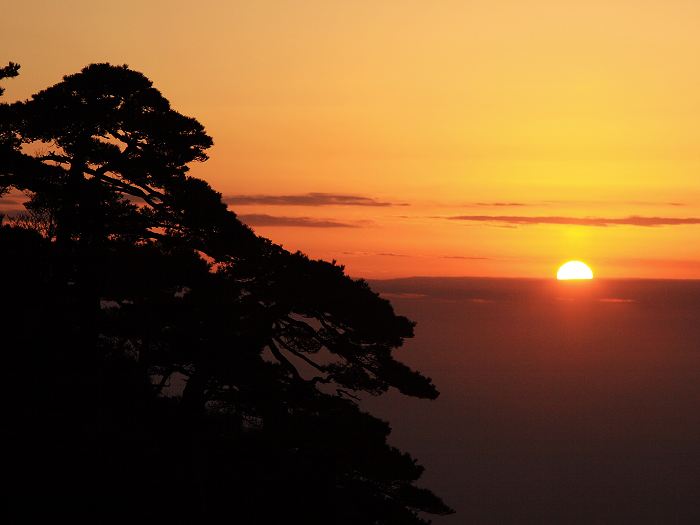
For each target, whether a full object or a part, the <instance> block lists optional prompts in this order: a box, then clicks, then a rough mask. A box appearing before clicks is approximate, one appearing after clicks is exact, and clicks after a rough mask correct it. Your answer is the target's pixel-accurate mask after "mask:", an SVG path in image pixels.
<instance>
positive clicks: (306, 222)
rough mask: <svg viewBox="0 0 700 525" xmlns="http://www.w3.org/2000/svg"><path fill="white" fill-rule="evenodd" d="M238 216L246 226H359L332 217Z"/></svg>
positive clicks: (257, 214) (254, 214)
mask: <svg viewBox="0 0 700 525" xmlns="http://www.w3.org/2000/svg"><path fill="white" fill-rule="evenodd" d="M238 218H239V219H240V220H241V221H242V222H243V223H245V224H247V225H248V226H286V227H295V228H360V227H361V225H360V224H358V223H349V222H341V221H336V220H333V219H317V218H314V217H284V216H276V215H266V214H261V213H253V214H250V215H238Z"/></svg>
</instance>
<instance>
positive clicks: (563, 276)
mask: <svg viewBox="0 0 700 525" xmlns="http://www.w3.org/2000/svg"><path fill="white" fill-rule="evenodd" d="M557 279H559V280H560V281H571V280H575V279H576V280H578V279H593V272H592V271H591V269H590V268H589V267H588V265H587V264H586V263H582V262H581V261H569V262H566V263H564V264H562V265H561V266H560V267H559V270H558V271H557Z"/></svg>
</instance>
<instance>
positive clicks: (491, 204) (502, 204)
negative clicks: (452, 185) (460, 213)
mask: <svg viewBox="0 0 700 525" xmlns="http://www.w3.org/2000/svg"><path fill="white" fill-rule="evenodd" d="M465 206H479V207H488V208H514V207H520V206H530V205H529V204H525V203H524V202H472V203H470V204H466V205H465Z"/></svg>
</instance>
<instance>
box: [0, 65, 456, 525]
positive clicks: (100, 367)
mask: <svg viewBox="0 0 700 525" xmlns="http://www.w3.org/2000/svg"><path fill="white" fill-rule="evenodd" d="M17 71H18V66H16V65H13V64H11V65H10V66H8V67H6V68H3V69H0V78H4V77H11V76H15V75H16V74H17ZM211 144H212V140H211V138H210V137H209V136H208V135H207V134H206V132H205V130H204V128H203V127H202V125H201V124H200V123H199V122H197V121H196V120H195V119H193V118H190V117H186V116H183V115H181V114H180V113H178V112H176V111H175V110H173V109H172V108H171V107H170V104H169V102H168V101H167V99H165V98H164V97H163V96H162V95H161V93H160V92H159V91H158V90H156V89H155V88H154V87H153V86H152V83H151V81H150V80H149V79H148V78H146V77H145V76H144V75H142V74H141V73H138V72H135V71H132V70H130V69H129V68H128V67H126V66H112V65H109V64H93V65H90V66H88V67H86V68H85V69H83V70H82V71H81V72H80V73H77V74H74V75H69V76H66V77H64V79H63V81H61V82H59V83H58V84H56V85H55V86H52V87H49V88H47V89H45V90H43V91H41V92H39V93H37V94H35V95H34V96H32V98H31V99H29V100H27V101H24V102H17V103H12V104H0V194H1V193H5V192H7V191H10V190H13V191H15V192H16V191H20V192H22V193H23V194H24V195H26V198H27V202H26V204H25V208H26V210H25V212H23V213H21V214H16V215H14V216H10V217H6V218H5V224H4V225H2V226H0V254H2V255H1V257H0V271H1V272H2V273H1V275H2V278H3V303H2V307H1V308H2V311H1V312H0V313H1V314H2V319H3V343H4V344H3V350H4V365H5V370H6V373H5V381H4V383H3V388H4V389H5V390H6V392H5V394H6V395H5V397H4V398H5V399H6V400H7V401H8V405H9V408H8V410H7V411H6V414H7V420H6V421H5V424H4V425H3V427H4V428H5V429H6V433H7V435H8V436H9V441H10V443H11V445H10V447H12V448H11V449H10V450H12V451H13V452H12V454H11V460H10V461H9V463H10V465H9V466H8V467H7V468H8V470H7V472H8V473H9V474H8V476H10V477H11V478H12V479H13V482H12V483H11V486H12V488H11V489H10V491H11V494H9V497H8V498H7V500H8V501H10V502H11V503H10V506H11V512H14V513H17V514H19V515H22V516H27V515H30V514H32V513H35V512H37V513H39V512H50V513H52V514H54V515H71V516H79V515H84V514H89V515H93V516H98V517H99V516H102V517H103V518H108V517H112V516H116V515H123V516H131V517H136V518H138V517H150V518H152V519H157V520H158V521H159V522H164V521H165V520H166V519H167V520H173V519H175V520H182V519H185V518H187V519H191V520H196V521H193V522H195V523H196V522H208V521H213V520H214V519H219V518H220V517H228V518H230V519H231V520H233V521H235V522H238V523H266V522H275V521H277V522H283V521H285V522H291V523H325V524H331V523H337V524H345V523H347V524H363V523H366V524H404V523H405V524H414V523H424V519H423V518H421V515H420V514H419V513H421V512H425V513H433V514H445V513H449V512H451V511H450V509H449V508H448V507H447V506H446V505H445V504H444V503H442V501H440V499H439V498H438V497H436V496H435V495H433V494H432V493H431V492H430V491H428V490H426V489H421V488H418V487H416V486H415V484H414V483H415V481H416V480H417V479H418V478H419V476H420V475H421V472H422V467H420V466H419V465H417V464H416V462H415V460H413V459H412V458H411V457H410V456H409V455H407V454H405V453H403V452H401V451H399V450H397V449H396V448H394V447H391V446H389V445H388V444H387V436H388V434H389V432H390V428H389V426H388V425H387V424H386V423H385V422H383V421H380V420H378V419H376V418H374V417H372V416H371V415H369V414H367V413H365V412H363V411H362V410H360V409H359V408H358V406H357V403H356V398H357V396H359V395H361V394H362V393H363V392H364V393H368V394H371V395H377V394H381V393H383V392H385V391H387V390H388V389H389V388H390V387H394V388H396V389H398V390H399V391H401V392H402V393H404V394H406V395H410V396H416V397H422V398H428V399H434V398H436V397H437V395H438V392H437V390H436V389H435V387H434V386H433V384H432V383H431V381H430V379H428V378H426V377H424V376H422V375H421V374H420V373H418V372H415V371H413V370H410V369H409V368H408V367H407V366H405V365H403V364H401V363H400V362H399V361H397V360H396V359H395V358H394V355H393V353H394V351H395V350H396V349H397V348H398V347H400V346H401V345H402V344H403V341H404V340H405V339H406V338H409V337H412V336H413V323H412V322H411V321H409V320H408V319H406V318H404V317H401V316H397V315H396V314H395V313H394V311H393V309H392V307H391V305H390V303H389V302H388V301H386V300H385V299H382V298H380V297H379V296H378V295H377V294H376V293H374V292H373V291H372V290H371V289H370V288H369V286H368V285H367V283H366V282H364V281H362V280H352V279H350V278H349V277H347V276H346V275H345V274H344V270H343V267H342V266H339V265H337V264H335V263H334V262H333V263H328V262H325V261H317V260H310V259H309V258H307V257H306V256H305V255H303V254H302V253H290V252H287V251H285V250H284V249H282V248H281V247H280V246H278V245H275V244H273V243H272V242H270V241H269V240H267V239H265V238H262V237H258V236H256V235H255V234H254V233H253V232H252V231H251V230H250V229H249V228H248V227H246V226H245V225H243V224H242V223H241V222H240V221H239V220H238V219H237V218H236V215H235V214H234V213H232V212H230V211H228V210H227V207H226V205H225V204H224V203H223V202H222V200H221V195H220V194H219V193H217V192H215V191H214V190H212V189H211V188H210V187H209V185H208V184H207V183H206V182H204V181H202V180H200V179H197V178H195V177H192V176H189V175H188V174H187V173H188V165H189V164H190V163H192V162H201V161H204V160H206V158H207V155H206V150H207V149H208V148H209V147H210V146H211Z"/></svg>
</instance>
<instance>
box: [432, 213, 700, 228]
mask: <svg viewBox="0 0 700 525" xmlns="http://www.w3.org/2000/svg"><path fill="white" fill-rule="evenodd" d="M445 218H446V219H449V220H453V221H469V222H488V223H505V224H510V225H532V224H568V225H575V226H594V227H607V226H621V225H625V226H642V227H655V226H679V225H689V224H700V218H698V217H641V216H637V215H632V216H629V217H619V218H606V217H562V216H539V217H528V216H519V215H457V216H454V217H445Z"/></svg>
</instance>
